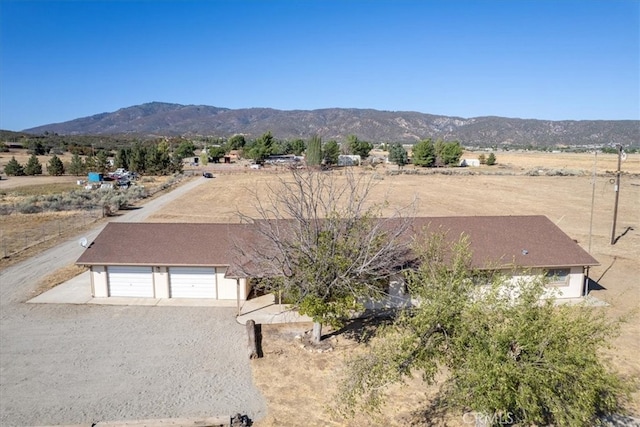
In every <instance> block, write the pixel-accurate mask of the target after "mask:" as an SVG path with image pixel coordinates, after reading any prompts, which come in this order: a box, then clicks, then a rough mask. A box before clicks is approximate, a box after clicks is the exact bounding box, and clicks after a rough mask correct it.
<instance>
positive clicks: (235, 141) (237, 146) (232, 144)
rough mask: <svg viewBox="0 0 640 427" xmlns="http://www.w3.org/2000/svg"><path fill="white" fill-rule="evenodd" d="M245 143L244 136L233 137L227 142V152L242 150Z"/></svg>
mask: <svg viewBox="0 0 640 427" xmlns="http://www.w3.org/2000/svg"><path fill="white" fill-rule="evenodd" d="M246 143H247V141H246V140H245V139H244V135H233V136H232V137H231V138H229V141H227V147H226V148H227V152H229V151H231V150H241V149H243V148H244V146H245V144H246Z"/></svg>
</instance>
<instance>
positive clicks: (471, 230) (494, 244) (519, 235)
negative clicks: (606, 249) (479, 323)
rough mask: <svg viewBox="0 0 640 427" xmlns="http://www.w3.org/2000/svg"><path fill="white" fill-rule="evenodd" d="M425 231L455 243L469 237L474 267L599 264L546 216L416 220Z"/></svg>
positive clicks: (418, 225)
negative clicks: (444, 235)
mask: <svg viewBox="0 0 640 427" xmlns="http://www.w3.org/2000/svg"><path fill="white" fill-rule="evenodd" d="M424 227H427V229H428V230H429V231H436V230H439V231H441V232H445V233H446V236H447V238H448V239H452V240H456V239H458V238H459V237H460V236H461V235H462V234H466V236H467V237H468V239H469V243H470V246H471V250H472V256H473V258H472V264H473V266H474V267H478V268H487V267H525V268H536V267H539V268H554V267H572V266H583V267H584V266H593V265H598V261H597V260H596V259H595V258H593V257H592V256H591V255H589V253H587V252H586V251H585V250H584V249H582V248H581V247H580V246H579V245H578V244H577V243H576V242H575V241H574V240H573V239H571V238H570V237H569V236H568V235H567V234H565V233H564V232H563V231H562V230H561V229H560V228H559V227H558V226H557V225H555V224H554V223H553V222H551V221H550V220H549V219H548V218H547V217H546V216H543V215H532V216H469V217H438V218H415V219H414V223H413V229H414V231H416V232H418V231H419V230H422V229H423V228H424Z"/></svg>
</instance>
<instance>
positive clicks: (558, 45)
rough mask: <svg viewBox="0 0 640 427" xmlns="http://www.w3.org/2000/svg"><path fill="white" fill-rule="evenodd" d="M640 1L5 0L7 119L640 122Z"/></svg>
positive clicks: (2, 104)
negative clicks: (295, 115)
mask: <svg viewBox="0 0 640 427" xmlns="http://www.w3.org/2000/svg"><path fill="white" fill-rule="evenodd" d="M639 57H640V1H638V0H604V1H595V0H575V1H569V0H536V1H526V0H501V1H497V0H493V1H488V0H487V1H481V0H477V1H471V0H466V1H463V0H450V1H436V0H433V1H432V0H423V1H419V0H412V1H409V0H395V1H391V0H389V1H385V0H369V1H357V0H351V1H337V0H335V1H332V0H322V1H320V0H318V1H316V0H299V1H293V0H290V1H281V0H268V1H267V0H264V1H257V0H254V1H246V0H226V1H216V0H211V1H151V0H148V1H136V2H130V1H117V0H113V1H106V2H101V1H62V2H58V1H29V0H25V1H15V0H1V1H0V128H1V129H10V130H22V129H26V128H30V127H34V126H38V125H43V124H48V123H55V122H62V121H67V120H72V119H75V118H79V117H85V116H90V115H93V114H98V113H103V112H111V111H115V110H117V109H119V108H124V107H129V106H132V105H137V104H142V103H145V102H151V101H162V102H173V103H179V104H202V105H212V106H216V107H226V108H251V107H269V108H276V109H282V110H296V109H302V110H311V109H318V108H331V107H342V108H373V109H378V110H392V111H419V112H423V113H430V114H441V115H448V116H459V117H477V116H489V115H494V116H504V117H519V118H535V119H549V120H592V119H603V120H604V119H607V120H609V119H640V60H639Z"/></svg>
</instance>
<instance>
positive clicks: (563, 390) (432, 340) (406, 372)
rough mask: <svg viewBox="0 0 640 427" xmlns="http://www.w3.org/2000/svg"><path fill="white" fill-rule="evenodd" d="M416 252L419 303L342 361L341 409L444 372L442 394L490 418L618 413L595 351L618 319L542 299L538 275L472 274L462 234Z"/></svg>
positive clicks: (368, 405)
mask: <svg viewBox="0 0 640 427" xmlns="http://www.w3.org/2000/svg"><path fill="white" fill-rule="evenodd" d="M416 252H417V253H418V254H419V257H420V262H419V268H418V269H417V270H414V271H411V272H408V274H407V277H406V284H407V288H408V290H409V292H410V293H411V295H412V296H413V297H414V298H415V299H416V300H417V301H419V303H418V304H416V305H415V306H413V307H411V308H409V309H406V310H404V311H402V312H400V313H399V315H398V316H397V317H396V318H395V320H394V322H393V324H392V325H390V326H389V327H387V328H383V329H381V330H380V333H379V335H378V337H377V338H376V339H374V340H373V341H372V343H373V345H372V346H371V347H370V351H369V352H367V353H365V354H362V355H358V356H355V357H354V358H353V359H351V361H350V362H349V363H348V364H347V365H348V368H347V371H346V372H345V376H344V380H343V381H342V383H341V386H340V390H341V391H340V393H339V395H338V400H339V402H340V406H341V407H342V409H343V410H345V411H346V412H349V411H353V410H354V409H357V408H361V409H364V410H365V411H371V410H379V409H380V408H381V405H382V404H383V403H384V398H385V396H384V388H385V386H386V385H388V384H392V383H402V382H404V380H406V379H408V378H410V377H411V375H412V374H413V373H416V372H420V373H421V374H422V377H423V379H424V381H425V382H426V383H431V382H433V381H434V379H435V377H436V375H437V374H439V373H442V371H443V370H446V371H447V372H448V379H447V380H446V381H445V382H444V383H442V385H441V387H440V389H439V394H438V397H437V398H438V400H440V401H446V402H447V406H448V407H450V408H458V409H460V410H463V411H473V412H474V413H476V414H479V416H480V417H481V418H482V417H483V416H486V419H487V420H488V421H489V423H490V424H495V423H499V422H503V423H504V424H506V423H507V422H508V423H510V424H511V423H518V425H533V424H535V425H551V424H553V425H557V426H590V425H594V423H596V422H597V418H596V417H597V416H598V415H600V414H602V413H611V412H613V411H616V410H618V409H619V405H620V402H621V399H622V398H623V397H624V396H625V393H626V390H628V388H627V387H626V386H625V384H624V383H623V381H622V380H621V379H620V378H619V377H618V376H617V375H616V374H615V373H613V372H611V371H610V370H609V369H608V368H607V366H606V363H605V362H604V361H603V360H602V358H601V356H600V350H601V349H602V348H603V347H605V346H606V345H607V342H608V339H610V338H611V337H612V336H615V334H616V330H617V327H618V324H617V322H615V321H614V322H612V321H610V320H608V319H607V318H606V317H605V313H603V312H602V311H599V310H597V309H596V308H589V307H587V306H582V307H575V306H571V305H561V306H556V304H554V300H553V298H550V299H545V300H541V297H542V295H543V294H544V293H545V282H544V278H543V277H542V276H540V277H539V278H538V280H522V281H518V282H514V281H510V280H507V278H506V277H504V276H501V275H499V274H493V275H492V274H487V273H482V272H478V271H474V270H473V269H472V268H471V262H470V261H471V253H470V252H469V247H468V242H467V241H466V239H464V238H462V239H461V240H460V241H458V242H454V243H449V242H447V241H446V239H445V238H444V236H443V235H434V236H433V237H432V238H431V239H429V240H428V241H426V242H422V243H421V245H420V246H417V247H416ZM479 282H480V283H486V284H485V285H484V286H483V287H482V288H481V289H479V287H478V285H477V284H476V283H479Z"/></svg>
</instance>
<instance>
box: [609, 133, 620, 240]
mask: <svg viewBox="0 0 640 427" xmlns="http://www.w3.org/2000/svg"><path fill="white" fill-rule="evenodd" d="M617 148H618V170H617V171H616V185H615V188H614V190H615V192H616V198H615V202H614V205H613V227H612V228H611V244H612V245H613V244H615V243H616V220H617V219H618V197H619V196H620V166H621V164H622V145H620V144H618V146H617Z"/></svg>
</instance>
